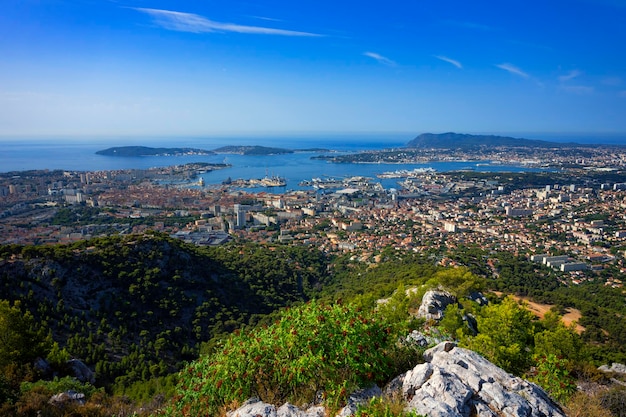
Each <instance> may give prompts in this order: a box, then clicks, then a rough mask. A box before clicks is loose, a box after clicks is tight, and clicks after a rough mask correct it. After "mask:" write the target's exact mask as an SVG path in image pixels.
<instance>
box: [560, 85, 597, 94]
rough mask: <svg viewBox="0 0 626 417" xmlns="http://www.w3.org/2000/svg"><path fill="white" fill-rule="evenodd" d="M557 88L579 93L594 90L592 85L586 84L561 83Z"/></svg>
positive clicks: (590, 92) (589, 92) (587, 92)
mask: <svg viewBox="0 0 626 417" xmlns="http://www.w3.org/2000/svg"><path fill="white" fill-rule="evenodd" d="M559 88H560V89H561V90H563V91H566V92H568V93H572V94H579V95H586V94H592V93H593V92H594V91H595V89H594V88H593V87H590V86H587V85H562V86H560V87H559Z"/></svg>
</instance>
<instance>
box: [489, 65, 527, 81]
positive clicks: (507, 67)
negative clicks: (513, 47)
mask: <svg viewBox="0 0 626 417" xmlns="http://www.w3.org/2000/svg"><path fill="white" fill-rule="evenodd" d="M496 67H498V68H500V69H503V70H505V71H508V72H509V73H511V74H514V75H518V76H520V77H522V78H530V75H528V74H527V73H525V72H524V71H522V70H521V69H519V68H518V67H516V66H515V65H513V64H509V63H506V62H505V63H504V64H498V65H496Z"/></svg>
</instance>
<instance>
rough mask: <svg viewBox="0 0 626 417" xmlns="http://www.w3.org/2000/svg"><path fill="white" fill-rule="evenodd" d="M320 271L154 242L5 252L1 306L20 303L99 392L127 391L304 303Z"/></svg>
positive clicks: (258, 253)
mask: <svg viewBox="0 0 626 417" xmlns="http://www.w3.org/2000/svg"><path fill="white" fill-rule="evenodd" d="M277 255H279V256H277ZM325 267H326V265H325V262H324V260H323V258H322V255H321V254H320V253H319V252H317V251H310V250H306V249H302V248H295V247H280V248H274V249H273V250H271V251H270V249H269V248H264V247H259V246H239V247H235V246H231V247H220V248H207V249H200V248H197V247H195V246H192V245H187V244H185V243H182V242H180V241H178V240H174V239H170V238H168V237H165V236H160V235H155V236H149V237H146V236H127V237H109V238H100V239H95V240H91V241H86V242H81V243H78V244H74V245H65V246H64V245H58V246H53V247H21V246H4V247H0V299H2V300H9V301H17V300H20V302H21V306H22V308H24V309H26V310H28V311H30V312H31V313H32V314H33V316H34V319H35V322H37V323H41V324H42V327H44V330H45V331H46V332H48V331H50V332H51V335H52V338H53V340H54V341H56V342H58V343H59V345H60V346H62V347H65V348H66V350H67V352H68V353H69V354H70V355H71V356H72V357H77V358H80V359H82V360H83V361H84V362H85V363H86V364H87V365H88V366H89V367H91V368H92V369H95V370H96V372H97V375H98V380H97V383H98V385H100V386H109V385H111V384H117V385H123V386H128V385H129V384H131V383H132V382H134V381H140V380H146V379H148V378H150V377H155V376H164V375H168V374H169V373H171V372H174V371H176V370H177V369H178V368H179V367H180V364H181V362H182V361H184V360H189V359H192V358H194V357H196V356H197V353H198V350H199V348H200V345H201V344H202V343H204V342H208V341H210V340H211V339H213V338H214V337H216V336H219V335H221V334H224V333H228V332H232V331H233V330H234V329H236V328H239V327H241V326H242V325H244V324H247V323H256V322H258V321H259V320H261V319H262V318H263V317H264V315H267V314H269V313H272V312H273V311H274V310H276V309H278V308H280V307H284V306H287V305H290V304H292V303H294V302H300V301H304V300H307V299H308V298H309V297H310V295H311V294H312V293H313V292H314V291H315V288H316V287H317V286H319V285H321V284H322V283H323V280H324V271H325ZM139 358H141V359H139Z"/></svg>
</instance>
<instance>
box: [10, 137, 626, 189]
mask: <svg viewBox="0 0 626 417" xmlns="http://www.w3.org/2000/svg"><path fill="white" fill-rule="evenodd" d="M411 139H412V135H410V134H406V133H404V134H402V133H393V134H362V133H360V134H328V135H299V136H298V135H295V136H265V137H259V136H249V137H244V136H241V137H227V136H224V137H211V138H206V137H198V138H189V137H187V138H172V137H167V138H147V137H146V138H136V137H135V138H118V137H116V138H90V139H88V140H87V139H82V140H76V139H71V140H70V139H64V138H41V139H29V140H10V139H3V140H0V172H13V171H26V170H42V169H49V170H55V169H60V170H70V171H113V170H121V169H148V168H153V167H163V166H171V165H182V164H188V163H193V162H207V163H227V164H230V165H232V166H231V167H230V168H226V169H222V170H216V171H212V172H207V173H205V174H202V178H203V180H204V182H205V184H206V186H211V185H217V184H221V183H222V182H223V181H225V180H227V179H228V178H230V179H232V180H236V179H252V178H257V179H259V178H263V177H265V176H279V177H282V178H285V180H286V181H287V185H286V186H285V187H272V188H262V189H261V188H256V189H251V191H267V192H274V193H281V192H285V191H288V190H299V189H310V187H305V186H300V185H299V184H300V183H301V182H302V181H305V180H311V179H312V178H322V179H330V178H334V179H342V178H346V177H354V176H363V177H369V178H375V177H376V175H378V174H381V173H383V172H388V171H396V170H401V169H405V170H412V169H415V168H433V169H435V170H436V171H439V172H448V171H456V170H468V169H470V170H475V171H482V172H520V171H538V170H539V169H537V168H531V167H528V166H515V165H502V164H493V165H492V164H490V161H478V162H477V161H474V162H432V163H424V164H334V163H329V162H326V161H324V160H319V159H312V157H313V156H317V155H320V152H296V153H292V154H284V155H255V156H246V155H232V154H216V155H184V156H145V157H129V158H121V157H111V156H103V155H97V154H96V151H98V150H102V149H106V148H109V147H112V146H129V145H142V146H152V147H193V148H200V149H207V150H213V149H217V148H219V147H221V146H226V145H261V146H271V147H282V148H289V149H310V148H326V149H332V150H334V151H336V152H339V153H346V152H357V151H362V150H373V149H388V148H399V147H403V146H405V145H406V143H407V142H408V141H410V140H411ZM546 139H554V138H546ZM559 139H562V141H566V140H572V137H571V136H563V137H559ZM576 139H578V140H577V141H578V142H579V143H585V142H587V143H589V142H595V141H599V140H600V139H598V138H597V137H593V138H591V137H587V140H585V138H584V137H578V138H576ZM611 139H612V138H611ZM605 142H608V141H605ZM620 142H621V143H623V142H622V141H620ZM376 180H377V181H379V182H380V183H381V184H382V185H383V187H384V188H386V189H389V188H397V187H398V185H397V181H398V179H376Z"/></svg>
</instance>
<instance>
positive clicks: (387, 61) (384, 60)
mask: <svg viewBox="0 0 626 417" xmlns="http://www.w3.org/2000/svg"><path fill="white" fill-rule="evenodd" d="M363 55H365V56H367V57H370V58H372V59H375V60H376V61H378V62H380V63H381V64H384V65H389V66H392V67H393V66H395V65H396V63H395V62H394V61H392V60H391V59H389V58H387V57H384V56H382V55H380V54H377V53H376V52H363Z"/></svg>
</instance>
